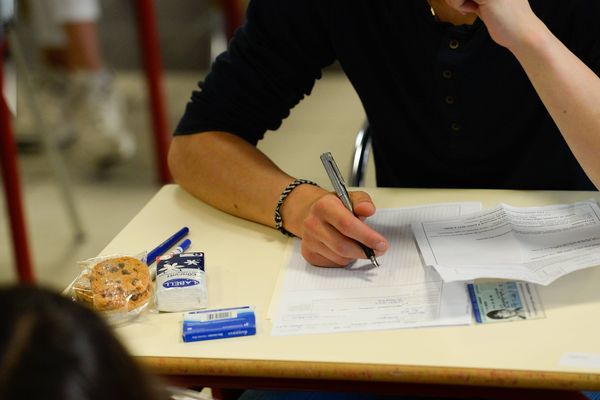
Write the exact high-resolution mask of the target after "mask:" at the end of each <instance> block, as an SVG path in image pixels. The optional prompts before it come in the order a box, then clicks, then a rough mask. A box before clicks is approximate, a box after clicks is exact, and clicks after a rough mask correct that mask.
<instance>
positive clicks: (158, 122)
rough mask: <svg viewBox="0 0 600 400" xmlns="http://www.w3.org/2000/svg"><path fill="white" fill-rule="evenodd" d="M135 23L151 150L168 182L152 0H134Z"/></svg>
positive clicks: (166, 138)
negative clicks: (146, 89)
mask: <svg viewBox="0 0 600 400" xmlns="http://www.w3.org/2000/svg"><path fill="white" fill-rule="evenodd" d="M136 9H137V23H138V32H139V33H138V35H139V43H140V48H141V53H142V61H143V65H144V70H145V72H146V85H147V87H148V91H149V95H150V112H151V120H152V129H153V131H154V150H155V154H156V155H155V158H156V164H157V168H158V179H159V181H160V182H161V183H168V182H171V180H172V178H171V174H170V172H169V166H168V164H167V153H168V151H169V139H170V134H169V132H168V131H167V117H166V112H165V103H164V92H163V88H162V65H161V56H160V46H159V40H158V25H157V23H156V13H155V9H154V2H153V0H136Z"/></svg>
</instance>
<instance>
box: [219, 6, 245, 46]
mask: <svg viewBox="0 0 600 400" xmlns="http://www.w3.org/2000/svg"><path fill="white" fill-rule="evenodd" d="M221 7H222V8H223V15H224V16H225V34H226V35H227V40H231V38H232V37H233V34H234V33H235V30H236V29H237V28H239V27H240V26H241V25H242V24H243V23H244V6H243V4H242V1H240V0H221Z"/></svg>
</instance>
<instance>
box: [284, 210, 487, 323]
mask: <svg viewBox="0 0 600 400" xmlns="http://www.w3.org/2000/svg"><path fill="white" fill-rule="evenodd" d="M479 209H481V205H480V204H479V203H452V204H435V205H430V206H422V207H415V208H402V209H381V210H378V211H377V213H376V215H375V216H373V217H371V218H369V219H368V220H367V223H368V224H369V225H370V226H371V227H373V228H374V229H376V230H377V231H378V232H380V233H381V234H382V235H384V236H385V237H386V238H387V239H388V241H389V243H390V248H389V250H388V251H387V252H386V254H385V255H383V256H381V257H378V260H379V262H380V263H381V266H380V267H373V266H372V265H371V264H370V262H369V261H368V260H358V261H357V262H356V263H354V264H353V265H351V266H349V267H346V268H319V267H314V266H312V265H310V264H308V263H307V262H306V261H305V260H304V259H303V258H302V255H301V253H300V240H296V241H295V243H294V249H293V251H292V256H291V259H290V262H289V264H288V265H287V268H286V269H285V271H284V273H285V276H284V278H283V279H284V280H283V285H282V290H281V293H280V295H279V296H278V297H275V298H277V299H278V301H279V303H278V305H277V307H276V310H277V312H276V314H275V318H274V321H273V330H272V334H273V335H304V334H315V333H329V332H347V331H365V330H381V329H395V328H409V327H418V326H433V325H460V324H469V323H470V322H471V316H470V304H469V298H468V295H467V291H466V289H465V287H464V284H463V283H450V284H448V283H444V282H443V281H442V279H441V278H440V276H439V275H438V273H437V272H435V270H433V269H432V268H430V267H425V266H423V264H422V262H421V259H420V256H419V254H418V250H417V247H416V244H415V241H414V238H413V234H412V232H411V229H410V224H411V223H412V222H417V221H424V220H433V219H439V218H443V217H448V216H458V215H462V214H465V213H469V212H473V211H475V210H479Z"/></svg>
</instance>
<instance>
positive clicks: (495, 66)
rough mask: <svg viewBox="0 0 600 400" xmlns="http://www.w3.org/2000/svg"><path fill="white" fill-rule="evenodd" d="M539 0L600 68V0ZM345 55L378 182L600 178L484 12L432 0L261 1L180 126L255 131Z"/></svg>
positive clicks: (249, 135) (582, 185)
mask: <svg viewBox="0 0 600 400" xmlns="http://www.w3.org/2000/svg"><path fill="white" fill-rule="evenodd" d="M530 3H531V6H532V8H533V10H534V12H535V13H536V14H537V15H538V16H539V17H540V18H541V19H542V20H543V21H544V22H545V23H546V25H547V26H548V28H549V29H550V30H551V31H552V32H553V33H554V34H555V35H556V36H557V37H558V38H559V39H560V40H561V41H562V42H563V43H564V44H565V45H566V46H567V47H569V48H570V49H571V51H573V52H574V53H575V54H576V55H577V56H578V57H580V58H581V59H582V61H584V62H585V63H586V64H587V65H588V66H590V67H591V68H592V69H593V70H594V71H595V72H596V73H597V74H598V73H599V72H600V1H598V0H569V1H564V0H531V1H530ZM335 60H338V61H339V63H340V65H341V67H342V68H343V70H344V72H345V73H346V75H347V76H348V78H349V79H350V81H351V83H352V85H353V86H354V88H355V89H356V91H357V93H358V95H359V97H360V99H361V101H362V103H363V106H364V108H365V111H366V115H367V117H368V119H369V122H370V124H371V127H372V132H373V153H374V155H375V165H376V175H377V184H378V185H379V186H395V187H438V188H455V187H456V188H460V187H465V188H510V189H554V190H560V189H566V190H594V189H595V188H594V186H593V185H592V183H591V182H590V181H589V180H588V178H587V177H586V176H585V174H584V172H583V171H582V170H581V168H580V167H579V165H578V163H577V161H576V160H575V158H574V157H573V155H572V153H571V151H570V150H569V148H568V146H567V145H566V143H565V141H564V140H563V138H562V135H561V134H560V132H559V131H558V129H557V127H556V125H555V124H554V122H553V121H552V119H551V118H550V116H549V115H548V113H547V111H546V109H545V108H544V105H543V104H542V103H541V101H540V99H539V97H538V96H537V94H536V93H535V90H534V89H533V87H532V85H531V83H530V82H529V80H528V78H527V76H526V75H525V73H524V71H523V69H522V68H521V66H520V65H519V63H518V61H517V60H516V59H515V58H514V56H513V55H512V54H511V53H510V52H509V51H508V50H506V49H505V48H503V47H501V46H499V45H497V44H495V43H494V42H493V41H492V39H491V38H490V36H489V34H488V32H487V29H486V28H485V26H484V24H483V23H482V22H481V21H479V20H477V21H476V23H475V24H474V25H472V26H451V25H449V24H444V23H439V22H436V21H435V20H434V18H433V16H432V15H431V13H430V10H429V6H428V4H427V2H426V1H425V0H344V1H342V0H293V1H292V0H252V1H251V2H250V4H249V7H248V12H247V22H246V24H245V25H244V26H243V27H241V28H240V29H239V30H238V31H237V33H236V35H235V37H234V39H233V40H232V41H231V42H230V44H229V48H228V51H227V52H225V53H223V54H221V55H220V56H219V57H218V58H217V60H216V61H215V63H214V64H213V66H212V69H211V71H210V73H209V74H208V75H207V77H206V79H205V80H204V81H203V82H200V84H199V87H200V90H199V91H195V92H194V93H193V94H192V99H191V101H190V102H189V103H188V105H187V108H186V111H185V114H184V116H183V118H182V119H181V121H180V123H179V125H178V127H177V129H176V133H175V134H192V133H198V132H204V131H214V130H218V131H228V132H231V133H234V134H236V135H239V136H241V137H243V138H244V139H246V140H247V141H248V142H250V143H253V144H256V143H257V141H258V140H260V139H261V138H262V137H263V135H264V133H265V132H266V131H267V130H276V129H277V128H278V127H279V126H280V124H281V121H282V119H284V118H286V117H287V116H288V115H289V112H290V110H291V109H292V108H293V107H294V106H295V105H296V104H297V103H298V102H299V101H300V100H301V99H302V98H303V97H304V96H305V95H309V94H310V92H311V89H312V87H313V85H314V82H315V80H316V79H318V78H320V77H321V70H322V69H323V68H324V67H326V66H328V65H330V64H332V63H333V62H334V61H335ZM324 134H326V132H324ZM306 145H307V146H310V145H311V144H310V143H307V144H306ZM599 156H600V155H599Z"/></svg>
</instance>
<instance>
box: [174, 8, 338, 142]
mask: <svg viewBox="0 0 600 400" xmlns="http://www.w3.org/2000/svg"><path fill="white" fill-rule="evenodd" d="M328 3H329V2H328V1H325V2H323V1H319V0H302V1H297V0H252V1H250V3H249V6H248V10H247V14H246V23H245V24H244V25H243V26H242V27H241V28H239V29H238V30H237V31H236V33H235V36H234V38H233V39H232V40H231V42H230V43H229V46H228V49H227V51H226V52H224V53H222V54H221V55H219V56H218V57H217V59H216V60H215V62H214V63H213V65H212V68H211V70H210V72H209V74H208V75H207V76H206V78H205V79H204V81H202V82H200V83H199V84H198V90H196V91H194V92H193V93H192V96H191V100H190V101H189V102H188V104H187V106H186V109H185V113H184V115H183V117H182V118H181V120H180V122H179V124H178V126H177V128H176V130H175V135H184V134H192V133H199V132H206V131H225V132H230V133H233V134H235V135H238V136H240V137H242V138H244V139H245V140H246V141H248V142H249V143H252V144H256V143H257V142H258V140H260V139H261V138H262V137H263V135H264V133H265V132H266V131H267V130H276V129H277V128H279V126H280V125H281V123H282V120H283V119H284V118H286V117H287V116H288V115H289V113H290V110H291V109H292V108H293V107H294V106H295V105H296V104H298V103H299V102H300V100H302V99H303V97H304V96H306V95H309V94H310V92H311V90H312V88H313V86H314V83H315V80H316V79H319V78H320V77H321V70H322V69H323V68H324V67H325V66H327V65H329V64H331V63H332V62H333V61H334V55H333V50H332V48H331V44H330V41H329V34H328V28H327V24H326V22H325V19H326V18H328V17H327V13H328V11H327V9H328V8H329V7H330V6H329V5H327V4H328Z"/></svg>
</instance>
